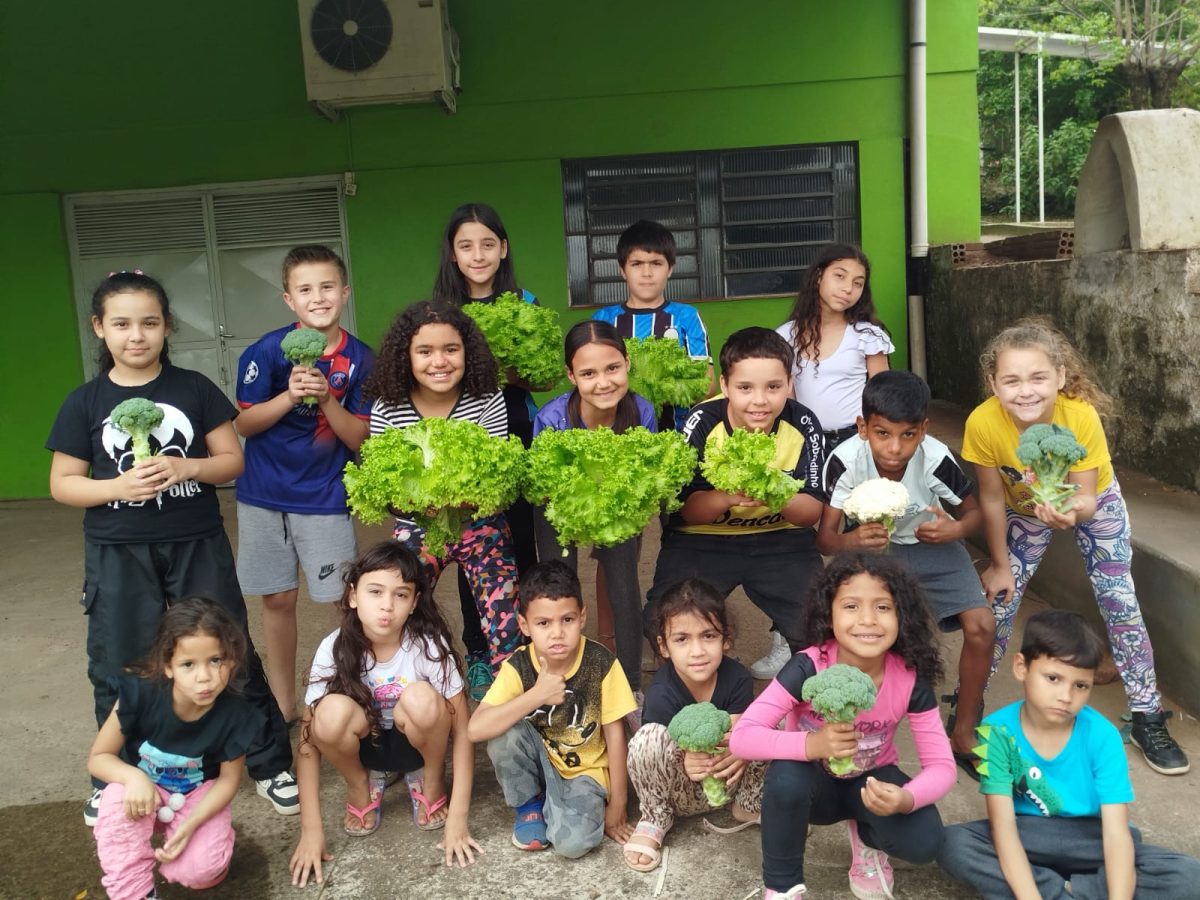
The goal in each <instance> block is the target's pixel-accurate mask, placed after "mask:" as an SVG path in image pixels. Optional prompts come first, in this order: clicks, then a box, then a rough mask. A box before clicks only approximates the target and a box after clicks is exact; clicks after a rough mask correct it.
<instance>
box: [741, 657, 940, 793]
mask: <svg viewBox="0 0 1200 900" xmlns="http://www.w3.org/2000/svg"><path fill="white" fill-rule="evenodd" d="M837 651H838V645H837V642H836V641H833V640H830V641H828V642H826V643H825V644H822V645H821V646H819V647H808V648H806V649H804V650H801V651H800V652H799V653H797V654H796V655H795V656H793V657H792V659H791V660H789V662H788V664H787V665H786V666H784V667H783V670H782V671H781V672H780V673H779V675H778V676H777V677H776V679H775V680H774V681H772V682H771V683H770V684H769V685H768V686H767V689H766V690H764V691H763V692H762V693H761V694H759V696H758V698H757V699H756V700H755V701H754V702H753V703H751V704H750V708H749V709H747V710H746V712H745V713H744V714H743V715H742V717H741V718H740V719H739V720H738V722H737V725H735V726H734V728H733V734H732V735H730V738H729V749H730V751H731V752H732V753H733V754H734V755H735V756H739V757H741V758H742V759H795V760H800V761H802V762H806V761H808V760H809V756H808V753H807V744H808V735H809V734H811V733H812V732H814V731H819V730H820V729H821V727H822V726H823V725H824V724H825V721H824V720H823V719H822V718H821V717H820V716H818V715H817V714H816V713H814V712H813V710H812V706H811V705H810V704H809V703H808V702H806V701H804V700H801V699H800V689H801V688H802V687H803V686H804V682H805V681H806V680H807V679H808V678H810V677H812V676H813V675H815V674H816V673H817V672H821V671H823V670H825V669H827V668H829V667H830V666H832V665H833V664H834V663H836V662H837ZM905 717H907V718H908V723H909V727H910V728H911V729H912V733H913V740H914V742H915V743H916V745H917V756H918V757H919V758H920V760H921V771H920V772H919V773H918V774H917V775H916V776H915V777H914V778H913V779H912V780H911V781H909V782H908V784H906V785H905V786H904V787H905V788H906V789H907V790H908V791H909V792H910V793H911V794H912V795H913V801H914V803H913V808H914V809H917V808H919V807H922V806H928V805H930V804H932V803H936V802H937V801H938V800H940V799H941V798H942V797H944V796H946V794H948V793H949V792H950V789H951V788H952V787H954V779H955V772H954V756H953V754H952V753H951V752H950V740H949V738H947V737H946V732H945V730H944V729H943V728H942V722H941V718H940V716H939V715H938V707H937V697H936V695H935V694H934V692H933V687H932V686H931V685H929V684H928V683H927V682H925V681H923V680H919V679H918V678H917V673H916V672H915V671H914V670H912V669H909V668H908V667H907V666H905V664H904V660H902V659H901V658H900V657H899V656H897V655H896V654H894V653H889V654H888V655H887V657H886V659H885V661H884V670H883V682H882V683H881V684H880V686H879V692H878V695H877V697H876V699H875V705H874V706H873V707H872V708H871V709H869V710H866V711H865V712H862V713H859V714H858V717H857V718H856V719H855V720H854V727H855V728H856V729H857V730H858V732H859V733H860V734H862V736H863V737H862V738H861V739H860V740H859V742H858V750H857V751H855V753H854V762H855V765H857V766H858V767H859V768H860V769H863V770H870V769H877V768H879V767H880V766H886V765H891V764H894V763H895V762H896V761H897V759H899V754H897V752H896V746H895V743H894V741H893V739H894V737H895V734H896V727H897V726H898V725H899V724H900V720H901V719H903V718H905ZM785 720H786V721H785ZM781 721H785V726H784V730H780V729H779V728H778V725H779V723H780V722H781Z"/></svg>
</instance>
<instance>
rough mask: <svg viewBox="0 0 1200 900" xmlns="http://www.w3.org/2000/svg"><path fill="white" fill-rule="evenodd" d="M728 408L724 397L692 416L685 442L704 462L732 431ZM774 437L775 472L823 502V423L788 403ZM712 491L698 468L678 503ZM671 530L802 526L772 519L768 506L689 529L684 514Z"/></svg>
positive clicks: (738, 509) (756, 530)
mask: <svg viewBox="0 0 1200 900" xmlns="http://www.w3.org/2000/svg"><path fill="white" fill-rule="evenodd" d="M728 403H729V401H728V400H727V399H726V398H725V397H714V398H713V399H711V400H705V401H704V402H703V403H700V404H698V405H697V406H694V407H692V411H691V413H690V414H689V415H688V419H687V424H686V425H685V426H684V429H683V436H684V437H685V438H687V441H688V443H689V444H691V445H692V446H693V447H695V448H696V452H697V453H698V454H699V455H700V459H701V460H703V459H704V455H705V448H707V447H710V446H719V445H720V444H721V443H723V442H724V441H725V439H726V438H727V437H728V436H729V435H730V433H731V432H732V431H733V426H732V425H730V424H729V418H728V415H727V411H726V408H727V406H728ZM771 433H772V434H774V435H775V445H776V455H775V466H776V468H778V469H781V470H782V471H784V472H786V473H787V474H789V475H791V476H792V477H793V478H796V479H799V480H800V482H801V483H802V484H803V485H804V486H803V487H802V488H801V489H800V493H804V494H809V495H811V496H813V497H815V498H817V499H818V500H823V499H824V496H823V494H822V492H821V469H822V468H823V467H824V464H825V452H824V444H823V443H822V437H821V423H820V422H818V421H817V417H816V416H815V415H813V413H812V411H811V410H810V409H808V407H806V406H801V405H800V404H799V403H797V402H796V401H795V400H792V399H790V398H789V399H788V401H787V405H786V406H784V408H783V411H782V412H781V413H780V414H779V417H778V418H777V419H776V420H775V422H774V423H773V424H772V425H771ZM711 490H713V486H712V485H711V484H709V482H708V479H706V478H705V477H704V476H703V475H702V474H701V472H700V467H699V465H697V466H696V472H695V474H694V475H693V477H692V482H691V484H689V485H687V486H686V487H685V488H684V489H683V490H682V491H680V494H679V497H680V499H681V500H687V498H688V497H689V496H690V495H691V494H693V493H695V492H696V491H711ZM669 527H670V528H671V529H672V530H674V531H679V532H682V533H684V534H724V535H734V534H763V533H765V532H768V531H782V530H784V529H787V528H796V527H798V526H796V525H793V524H791V523H790V522H788V521H786V520H785V519H784V518H783V515H782V514H781V513H772V512H771V511H770V510H769V509H767V508H766V507H765V506H735V507H733V508H732V509H730V510H728V511H727V512H725V513H722V514H721V517H720V518H718V519H717V520H716V521H715V522H710V523H708V524H700V525H688V524H686V523H685V522H684V521H683V518H682V517H681V516H680V515H679V513H678V512H675V513H672V514H671V520H670V523H669Z"/></svg>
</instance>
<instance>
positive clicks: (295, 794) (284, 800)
mask: <svg viewBox="0 0 1200 900" xmlns="http://www.w3.org/2000/svg"><path fill="white" fill-rule="evenodd" d="M255 784H256V785H257V787H258V796H260V797H265V798H266V799H268V800H270V801H271V805H272V806H274V807H275V812H277V813H279V814H280V815H281V816H295V815H299V813H300V788H299V786H298V785H297V784H296V776H295V775H293V774H292V773H291V770H290V769H284V770H283V771H282V772H280V773H279V774H278V775H276V776H275V777H274V778H264V779H262V780H261V781H256V782H255Z"/></svg>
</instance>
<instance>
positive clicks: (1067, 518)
mask: <svg viewBox="0 0 1200 900" xmlns="http://www.w3.org/2000/svg"><path fill="white" fill-rule="evenodd" d="M1081 509H1083V501H1082V500H1078V499H1076V500H1072V501H1071V505H1070V506H1069V507H1067V511H1066V512H1065V513H1062V512H1059V511H1058V510H1057V509H1055V508H1054V507H1053V506H1051V505H1050V504H1049V503H1039V504H1038V505H1037V506H1035V507H1034V508H1033V514H1034V515H1035V516H1037V517H1038V520H1039V521H1040V522H1042V523H1043V524H1045V525H1049V526H1050V527H1051V528H1058V529H1065V528H1074V527H1075V525H1076V524H1077V522H1078V518H1079V510H1081Z"/></svg>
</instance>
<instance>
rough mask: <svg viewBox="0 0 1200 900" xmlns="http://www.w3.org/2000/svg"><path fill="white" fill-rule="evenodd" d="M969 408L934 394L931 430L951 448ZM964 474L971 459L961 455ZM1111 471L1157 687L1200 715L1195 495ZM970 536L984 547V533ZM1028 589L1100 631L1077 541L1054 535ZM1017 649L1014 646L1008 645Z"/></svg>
mask: <svg viewBox="0 0 1200 900" xmlns="http://www.w3.org/2000/svg"><path fill="white" fill-rule="evenodd" d="M966 420H967V411H966V410H964V409H963V408H961V407H959V406H955V405H954V404H951V403H946V402H944V401H937V400H935V401H934V403H933V406H932V408H931V410H930V423H929V433H930V434H932V435H933V436H934V437H936V438H937V439H938V440H940V441H942V442H944V443H945V444H946V445H947V446H949V447H950V448H951V449H952V450H953V451H954V452H955V453H956V454H957V453H958V452H959V451H960V450H961V449H962V437H963V427H964V425H965V423H966ZM959 461H960V462H962V465H963V468H964V469H966V470H967V472H968V473H972V474H973V472H974V466H973V465H972V464H971V463H969V462H966V461H965V460H962V459H961V457H960V460H959ZM1117 478H1118V479H1119V480H1120V482H1121V490H1122V492H1123V494H1124V496H1125V503H1126V505H1127V506H1128V507H1129V517H1130V520H1131V521H1132V523H1133V578H1134V582H1135V583H1136V585H1137V594H1138V602H1139V603H1140V604H1141V607H1142V615H1143V617H1144V618H1145V620H1146V628H1147V629H1148V630H1149V632H1150V639H1151V641H1153V643H1154V665H1155V669H1156V670H1157V672H1158V683H1159V687H1160V688H1161V689H1162V690H1163V692H1164V693H1168V694H1170V695H1171V697H1172V698H1173V699H1174V700H1176V701H1177V702H1178V703H1179V705H1180V706H1182V707H1183V708H1184V709H1185V710H1187V711H1188V712H1189V713H1190V714H1191V715H1193V716H1200V542H1197V540H1196V538H1197V535H1198V534H1200V496H1197V495H1196V494H1193V493H1191V492H1189V491H1184V490H1180V489H1178V488H1173V487H1170V486H1168V485H1165V484H1163V483H1161V482H1159V481H1155V480H1154V479H1153V478H1150V477H1149V476H1146V475H1143V474H1141V473H1140V472H1135V471H1133V470H1131V469H1123V468H1120V467H1118V469H1117ZM976 543H977V544H979V545H980V547H982V548H983V549H984V550H985V552H986V547H984V546H983V536H982V535H980V536H979V537H978V538H977V539H976ZM1030 588H1031V589H1032V590H1033V591H1035V592H1036V593H1037V594H1038V596H1040V597H1041V598H1042V599H1044V600H1045V601H1046V602H1047V603H1049V604H1050V605H1051V606H1055V607H1061V608H1064V609H1073V610H1075V611H1076V612H1078V613H1080V614H1081V615H1083V616H1085V617H1086V618H1087V619H1088V620H1089V621H1090V622H1092V623H1094V624H1095V625H1096V626H1097V628H1098V629H1099V631H1100V633H1101V634H1103V633H1104V626H1103V620H1102V619H1101V618H1100V614H1099V612H1098V611H1097V609H1096V601H1095V595H1094V594H1093V593H1092V587H1091V584H1090V583H1089V581H1088V578H1087V573H1086V572H1085V570H1084V566H1083V560H1082V558H1081V557H1080V555H1079V548H1078V547H1076V546H1075V541H1074V540H1073V539H1072V537H1071V535H1070V534H1069V533H1065V532H1064V533H1060V534H1056V535H1055V536H1054V538H1053V540H1052V541H1051V542H1050V550H1049V551H1048V552H1047V553H1046V558H1045V559H1044V560H1043V561H1042V564H1041V567H1040V568H1039V569H1038V572H1037V575H1035V576H1034V578H1033V581H1032V582H1031V583H1030ZM1014 649H1015V648H1014Z"/></svg>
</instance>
